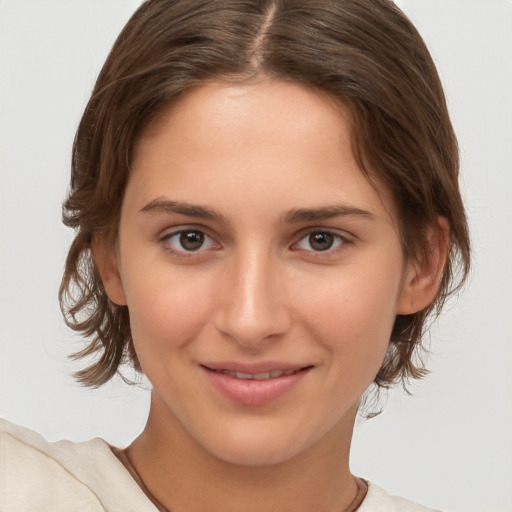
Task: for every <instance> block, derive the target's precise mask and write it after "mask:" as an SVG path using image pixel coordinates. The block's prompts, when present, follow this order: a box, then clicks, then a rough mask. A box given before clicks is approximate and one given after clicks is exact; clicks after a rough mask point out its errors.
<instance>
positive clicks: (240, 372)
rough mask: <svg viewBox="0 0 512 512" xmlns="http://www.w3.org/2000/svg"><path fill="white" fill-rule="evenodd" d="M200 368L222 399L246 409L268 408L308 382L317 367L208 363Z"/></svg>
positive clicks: (277, 364)
mask: <svg viewBox="0 0 512 512" xmlns="http://www.w3.org/2000/svg"><path fill="white" fill-rule="evenodd" d="M200 366H201V368H202V370H203V371H204V373H205V376H206V377H207V381H208V382H209V383H210V384H211V385H212V388H213V389H215V390H216V391H217V392H218V393H220V396H222V397H224V399H227V400H228V401H230V402H232V403H236V404H238V405H241V406H244V407H245V406H249V407H257V406H258V407H259V406H265V405H269V404H270V403H273V402H275V401H277V400H278V399H279V398H281V397H283V396H284V395H287V394H288V393H290V392H291V391H292V390H293V389H294V388H295V387H296V386H298V385H299V383H300V382H301V381H302V380H304V379H307V377H306V376H307V375H308V374H309V373H310V370H312V369H313V368H314V366H313V365H307V366H300V365H287V364H279V363H267V364H259V365H245V364H237V363H215V364H210V363H208V364H202V365H200Z"/></svg>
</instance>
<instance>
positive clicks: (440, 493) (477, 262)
mask: <svg viewBox="0 0 512 512" xmlns="http://www.w3.org/2000/svg"><path fill="white" fill-rule="evenodd" d="M138 4H139V0H0V342H1V345H0V350H1V359H0V386H1V388H0V416H4V417H6V418H8V419H9V420H11V421H14V422H16V423H20V424H22V425H25V426H28V427H30V428H33V429H35V430H37V431H39V432H41V433H42V434H43V435H44V436H46V437H47V438H48V439H50V440H55V439H59V438H62V437H65V438H70V439H73V440H84V439H88V438H90V437H94V436H100V437H104V438H106V439H107V440H108V441H110V442H112V443H114V444H118V445H123V444H127V443H128V442H129V441H130V440H131V439H132V438H133V437H134V436H135V435H136V434H137V433H138V432H139V431H140V429H141V428H142V427H143V425H144V421H145V415H146V413H147V404H148V391H147V390H144V389H142V388H134V387H131V388H130V387H127V386H125V385H124V384H122V383H120V382H114V383H111V384H109V385H107V386H105V387H104V388H102V389H99V390H94V391H91V390H86V389H83V388H80V387H79V386H78V385H76V384H75V383H74V381H73V380H72V378H71V377H70V376H69V374H70V373H71V371H72V368H73V365H72V364H71V363H69V362H68V361H67V360H66V355H67V354H69V353H70V352H72V351H73V350H76V349H77V348H78V347H79V346H80V344H79V340H77V339H76V338H75V337H74V336H73V335H72V334H70V332H68V331H67V330H66V328H65V327H64V326H63V322H62V320H61V317H60V312H59V308H58V303H57V298H56V296H57V289H58V285H59V280H60V276H61V271H62V266H63V261H64V257H65V253H66V248H67V245H68V243H69V242H70V240H71V233H69V232H68V231H67V230H66V229H65V228H64V227H62V226H61V224H60V203H61V201H62V200H63V198H64V196H65V193H66V188H67V182H68V175H69V164H70V156H69V155H70V148H71V144H72V139H73V135H74V131H75V129H76V126H77V124H78V121H79V118H80V115H81V112H82V110H83V107H84V106H85V102H86V100H87V97H88V94H89V93H90V91H91V88H92V86H93V83H94V80H95V77H96V75H97V73H98V71H99V69H100V66H101V64H102V62H103V60H104V58H105V57H106V54H107V52H108V50H109V48H110V46H111V44H112V43H113V41H114V39H115V37H116V35H117V33H118V32H119V30H120V29H121V27H122V25H123V24H124V22H125V21H126V20H127V19H128V17H129V15H130V14H131V13H132V12H133V10H134V9H135V7H136V6H137V5H138ZM399 5H400V6H401V7H402V8H403V9H404V10H405V11H406V13H407V14H408V15H409V16H410V17H411V19H412V20H413V22H414V23H415V24H416V26H417V27H418V29H419V30H420V32H421V33H422V35H423V36H424V38H425V40H426V41H427V44H428V46H429V47H430V49H431V51H432V53H433V56H434V58H435V60H436V62H437V64H438V66H439V71H440V74H441V77H442V79H443V82H444V84H445V87H446V92H447V96H448V100H449V107H450V110H451V114H452V117H453V122H454V125H455V129H456V131H457V133H458V136H459V141H460V146H461V156H462V168H463V183H462V186H463V190H464V195H465V198H466V201H467V205H468V213H469V220H470V224H471V232H472V237H473V247H474V267H473V273H472V278H471V282H470V284H469V286H468V287H467V288H466V290H465V292H464V294H463V295H462V296H461V297H460V298H459V300H457V301H454V302H453V303H452V304H451V308H450V310H449V311H447V312H446V313H445V314H444V315H443V317H442V318H441V320H440V321H439V323H438V324H437V326H436V328H435V330H434V332H433V336H432V338H433V339H432V351H433V354H432V357H431V360H430V368H431V370H432V374H431V375H430V376H429V377H428V378H427V379H426V380H424V381H422V382H421V383H419V384H416V385H415V386H414V387H413V393H414V395H415V396H414V397H412V398H408V397H405V396H403V395H402V394H401V393H400V392H393V393H391V394H390V396H389V400H388V402H387V405H386V408H385V412H384V413H383V414H382V415H381V416H379V417H377V418H375V419H373V420H369V421H366V422H358V425H357V427H356V431H355V436H354V446H353V454H352V468H353V471H354V472H355V473H356V474H360V475H361V476H365V477H366V478H369V479H370V480H373V481H375V482H376V483H379V484H381V485H383V486H384V487H385V488H386V489H387V490H388V491H390V492H391V493H396V494H400V495H404V496H407V497H409V498H411V499H413V500H415V501H418V502H422V503H425V504H428V505H430V506H433V507H436V508H441V509H443V510H448V511H450V510H451V511H453V512H462V511H464V512H472V511H475V512H476V511H478V512H502V511H503V512H505V511H508V512H509V511H511V510H512V405H511V399H512V343H511V342H512V334H511V333H512V293H511V291H512V151H511V148H512V2H511V1H510V0H402V1H400V2H399ZM75 368H76V367H75Z"/></svg>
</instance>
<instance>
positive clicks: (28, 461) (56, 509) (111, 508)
mask: <svg viewBox="0 0 512 512" xmlns="http://www.w3.org/2000/svg"><path fill="white" fill-rule="evenodd" d="M70 510H73V511H74V512H158V509H157V508H156V507H155V505H154V504H153V503H152V502H151V500H150V499H149V498H148V496H147V495H146V493H145V492H144V491H143V490H142V488H141V487H140V486H139V485H138V484H137V482H136V480H135V479H134V477H133V476H132V475H131V474H130V472H129V471H128V469H127V468H126V467H125V466H124V465H123V464H122V463H121V462H120V460H119V459H118V458H117V457H116V456H115V455H114V453H113V452H112V449H111V447H110V446H109V445H108V444H107V443H106V442H105V441H104V440H103V439H93V440H91V441H87V442H84V443H73V442H71V441H59V442H57V443H48V442H47V441H46V440H45V439H43V438H42V437H41V436H40V435H39V434H37V433H36V432H34V431H32V430H29V429H26V428H22V427H18V426H16V425H13V424H12V423H9V422H8V421H5V420H2V419H0V512H49V511H51V512H69V511H70ZM358 512H433V511H432V509H429V508H426V507H422V506H421V505H416V504H414V503H412V502H411V501H408V500H405V499H403V498H398V497H396V496H390V495H388V494H387V493H386V492H385V491H384V490H382V489H381V488H380V487H378V486H377V485H375V484H372V483H370V484H369V487H368V494H367V495H366V498H365V499H364V501H363V503H362V505H361V506H360V507H359V509H358Z"/></svg>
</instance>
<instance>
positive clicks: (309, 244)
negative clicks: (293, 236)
mask: <svg viewBox="0 0 512 512" xmlns="http://www.w3.org/2000/svg"><path fill="white" fill-rule="evenodd" d="M346 242H347V240H346V238H344V237H342V236H341V235H338V234H336V233H333V232H331V231H312V232H310V233H308V234H307V235H306V236H305V237H303V238H301V239H300V240H299V241H298V243H297V244H296V246H297V248H299V249H301V250H303V251H315V252H325V251H329V250H332V249H336V248H337V247H339V246H340V245H343V244H344V243H346Z"/></svg>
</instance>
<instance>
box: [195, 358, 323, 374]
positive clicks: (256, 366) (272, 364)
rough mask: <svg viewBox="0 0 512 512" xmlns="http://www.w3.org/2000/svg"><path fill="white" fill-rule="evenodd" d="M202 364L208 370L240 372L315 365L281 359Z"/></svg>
mask: <svg viewBox="0 0 512 512" xmlns="http://www.w3.org/2000/svg"><path fill="white" fill-rule="evenodd" d="M201 366H204V367H205V368H207V369H208V370H215V371H223V370H225V371H229V372H240V373H252V374H255V375H256V374H258V373H267V372H272V371H278V370H281V371H285V372H286V371H290V370H293V371H298V370H302V369H304V368H309V367H311V366H313V365H311V364H301V363H298V364H297V363H286V362H279V361H263V362H259V363H242V362H233V361H219V362H205V363H201Z"/></svg>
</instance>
